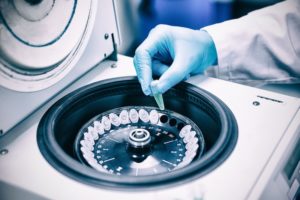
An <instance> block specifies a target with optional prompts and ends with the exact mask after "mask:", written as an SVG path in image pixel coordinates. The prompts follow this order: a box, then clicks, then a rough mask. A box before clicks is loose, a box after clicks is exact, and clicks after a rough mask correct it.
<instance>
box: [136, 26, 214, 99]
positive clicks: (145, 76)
mask: <svg viewBox="0 0 300 200" xmlns="http://www.w3.org/2000/svg"><path fill="white" fill-rule="evenodd" d="M133 61H134V66H135V69H136V72H137V76H138V79H139V82H140V84H141V86H142V90H143V92H144V93H145V95H150V94H162V93H164V92H165V91H167V90H168V89H170V88H171V87H172V86H174V85H176V84H177V83H179V82H180V81H182V80H184V79H187V78H188V77H189V76H190V75H194V74H199V73H203V72H204V71H205V70H206V69H207V68H208V67H209V66H212V65H215V64H216V63H217V52H216V48H215V45H214V42H213V40H212V38H211V37H210V35H209V34H208V33H207V32H206V31H202V30H192V29H188V28H182V27H174V26H167V25H158V26H156V27H155V28H154V29H152V30H151V32H150V33H149V36H148V37H147V38H146V40H145V41H144V42H143V43H142V44H141V45H140V46H139V47H138V48H137V50H136V52H135V56H134V59H133ZM153 75H156V76H158V77H160V78H159V80H158V81H155V82H153ZM154 83H155V87H153V86H151V85H153V84H154Z"/></svg>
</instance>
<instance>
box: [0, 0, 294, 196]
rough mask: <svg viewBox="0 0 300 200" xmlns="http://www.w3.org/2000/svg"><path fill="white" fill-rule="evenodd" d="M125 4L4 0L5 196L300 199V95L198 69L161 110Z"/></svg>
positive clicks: (0, 44) (1, 173)
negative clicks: (123, 17) (125, 29)
mask: <svg viewBox="0 0 300 200" xmlns="http://www.w3.org/2000/svg"><path fill="white" fill-rule="evenodd" d="M115 10H116V4H115V2H114V1H112V0H102V1H96V0H87V1H82V0H69V1H54V0H36V1H34V0H14V1H8V0H2V1H0V19H1V23H0V26H1V28H0V55H1V57H0V58H1V59H0V69H1V70H0V81H1V87H0V95H1V101H0V108H1V109H0V110H1V114H0V119H1V120H0V129H1V137H0V147H1V148H0V194H1V199H207V200H210V199H294V198H297V197H298V198H299V179H300V178H299V176H300V174H299V173H300V171H299V165H300V164H299V152H300V150H299V148H300V143H299V141H300V140H299V136H300V134H299V132H300V126H299V125H300V111H299V108H300V100H299V99H298V98H295V97H290V96H286V95H282V94H279V93H274V92H270V91H265V90H261V89H257V88H252V87H247V86H243V85H239V84H235V83H231V82H227V81H223V80H218V79H214V78H208V77H204V76H195V77H192V78H190V79H189V80H188V81H186V82H183V83H180V84H178V85H177V86H175V87H173V88H172V89H170V90H169V91H168V92H166V93H165V94H164V102H165V109H164V110H160V109H159V108H158V107H157V105H156V102H155V100H154V98H153V97H151V96H145V95H143V93H142V91H141V88H140V85H139V83H138V81H137V79H136V77H135V70H134V67H133V64H132V59H131V58H129V57H125V56H121V55H117V54H116V52H117V49H116V48H117V46H118V45H119V44H120V40H121V39H120V33H119V32H120V30H119V29H118V27H119V26H118V21H117V19H118V18H117V14H116V12H115Z"/></svg>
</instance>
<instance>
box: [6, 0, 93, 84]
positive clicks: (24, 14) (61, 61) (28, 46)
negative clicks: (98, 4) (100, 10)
mask: <svg viewBox="0 0 300 200" xmlns="http://www.w3.org/2000/svg"><path fill="white" fill-rule="evenodd" d="M93 3H95V2H93ZM94 7H95V6H94ZM91 11H92V0H88V1H77V0H70V1H55V0H12V1H11V0H2V1H0V21H1V23H0V44H1V45H0V69H1V70H0V71H1V75H2V77H3V76H5V78H1V79H3V80H2V81H1V83H3V82H7V81H6V79H9V78H8V77H12V78H14V79H17V80H23V81H24V82H26V81H27V82H28V81H31V80H33V81H37V80H42V79H47V78H48V77H51V76H57V73H59V71H63V70H64V69H65V68H67V66H68V65H69V63H70V60H72V59H74V58H73V57H74V56H77V53H76V49H77V48H79V47H80V46H82V40H83V38H86V37H85V36H86V32H87V28H88V24H89V23H90V21H91V20H90V18H91V15H92V14H93V13H92V12H91ZM62 65H64V67H61V68H62V69H59V70H55V69H57V68H59V66H62ZM49 71H54V72H55V73H54V72H53V73H54V74H56V75H53V74H51V73H50V74H49V73H48V72H49ZM45 74H46V75H45ZM28 76H30V78H28ZM0 77H1V76H0ZM11 82H15V81H11ZM53 82H55V81H53ZM10 85H12V83H7V84H5V86H6V87H9V88H11V86H10ZM39 85H47V84H39ZM20 88H21V89H20ZM13 89H16V90H28V89H22V86H21V84H19V85H18V86H15V87H14V88H13ZM38 89H40V88H37V87H31V89H29V90H38Z"/></svg>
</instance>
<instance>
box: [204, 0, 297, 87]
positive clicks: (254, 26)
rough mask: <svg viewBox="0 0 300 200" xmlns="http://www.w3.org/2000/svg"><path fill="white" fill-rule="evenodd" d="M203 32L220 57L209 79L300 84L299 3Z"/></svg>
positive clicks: (246, 82)
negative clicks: (209, 37) (213, 44)
mask: <svg viewBox="0 0 300 200" xmlns="http://www.w3.org/2000/svg"><path fill="white" fill-rule="evenodd" d="M203 29H204V30H205V31H207V32H208V33H209V34H210V35H211V37H212V38H213V40H214V43H215V45H216V49H217V54H218V66H215V67H212V68H209V69H208V70H207V71H206V74H207V75H210V76H214V77H217V78H221V79H226V80H230V81H234V82H241V83H245V84H249V85H259V84H265V83H299V82H300V0H291V1H285V2H282V3H278V4H275V5H273V6H270V7H266V8H263V9H260V10H257V11H254V12H251V13H249V14H248V15H246V16H244V17H241V18H239V19H234V20H229V21H226V22H223V23H219V24H215V25H211V26H207V27H204V28H203Z"/></svg>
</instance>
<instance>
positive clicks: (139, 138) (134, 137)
mask: <svg viewBox="0 0 300 200" xmlns="http://www.w3.org/2000/svg"><path fill="white" fill-rule="evenodd" d="M150 142H151V137H150V133H149V131H147V130H146V129H142V128H137V129H134V130H132V131H131V132H130V133H129V143H130V144H131V145H132V146H134V147H136V148H141V147H144V146H146V145H148V144H149V143H150Z"/></svg>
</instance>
